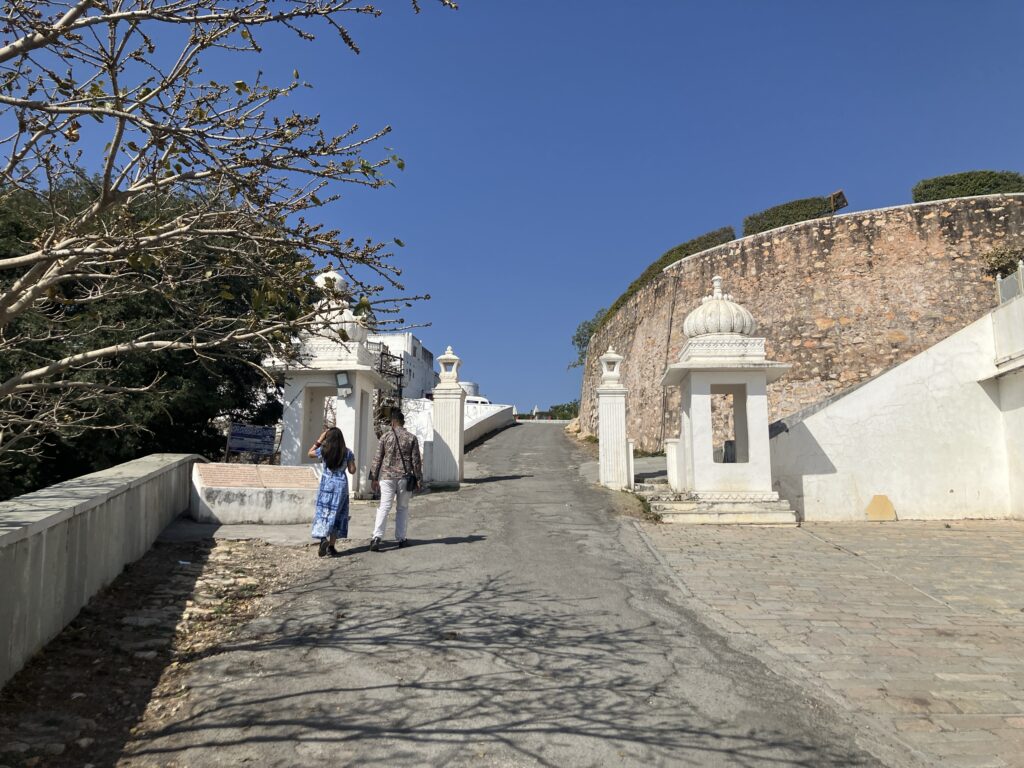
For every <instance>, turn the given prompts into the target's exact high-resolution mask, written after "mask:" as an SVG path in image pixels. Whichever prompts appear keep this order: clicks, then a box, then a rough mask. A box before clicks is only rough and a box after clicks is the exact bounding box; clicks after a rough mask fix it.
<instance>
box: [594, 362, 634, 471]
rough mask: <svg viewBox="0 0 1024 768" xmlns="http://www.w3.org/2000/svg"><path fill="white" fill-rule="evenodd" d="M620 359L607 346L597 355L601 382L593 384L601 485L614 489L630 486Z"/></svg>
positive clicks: (626, 391) (624, 393)
mask: <svg viewBox="0 0 1024 768" xmlns="http://www.w3.org/2000/svg"><path fill="white" fill-rule="evenodd" d="M622 360H623V357H622V355H620V354H617V353H616V352H615V350H614V349H612V348H611V347H609V348H608V351H607V352H606V353H605V354H603V355H602V356H601V386H599V387H598V388H597V418H598V424H597V436H598V439H599V441H600V444H599V452H600V459H601V467H600V478H601V485H604V486H607V487H608V488H614V489H616V490H624V489H627V488H631V487H632V486H633V482H632V478H631V477H630V476H629V465H630V457H629V444H628V441H627V438H626V395H627V394H628V393H629V390H628V389H626V388H625V387H624V386H622V372H621V370H620V366H621V365H622Z"/></svg>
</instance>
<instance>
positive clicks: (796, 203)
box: [743, 197, 833, 237]
mask: <svg viewBox="0 0 1024 768" xmlns="http://www.w3.org/2000/svg"><path fill="white" fill-rule="evenodd" d="M831 213H833V211H832V208H831V207H830V205H829V201H828V198H827V197H805V198H804V199H802V200H791V201H790V202H788V203H783V204H782V205H776V206H774V207H772V208H769V209H767V210H764V211H761V212H760V213H752V214H751V215H750V216H747V218H745V219H744V220H743V236H744V237H747V236H748V235H756V234H757V233H758V232H767V231H768V230H769V229H775V228H776V227H784V226H786V225H787V224H796V223H797V222H800V221H809V220H810V219H820V218H821V217H822V216H828V215H830V214H831Z"/></svg>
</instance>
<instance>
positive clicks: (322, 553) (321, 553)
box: [316, 539, 327, 557]
mask: <svg viewBox="0 0 1024 768" xmlns="http://www.w3.org/2000/svg"><path fill="white" fill-rule="evenodd" d="M316 555H317V557H326V556H327V539H320V549H318V550H317V553H316Z"/></svg>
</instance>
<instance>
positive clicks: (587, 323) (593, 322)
mask: <svg viewBox="0 0 1024 768" xmlns="http://www.w3.org/2000/svg"><path fill="white" fill-rule="evenodd" d="M607 313H608V310H606V309H599V310H597V313H596V314H595V315H594V316H593V317H592V318H590V319H589V320H584V321H583V322H582V323H580V324H579V325H577V326H576V333H574V334H573V335H572V345H573V347H575V349H576V360H575V362H573V363H570V365H569V368H579V367H580V366H581V365H583V364H584V363H585V362H587V348H588V347H589V346H590V337H591V336H593V335H594V332H595V331H596V330H597V329H598V328H600V327H601V323H602V322H603V321H604V317H605V315H606V314H607Z"/></svg>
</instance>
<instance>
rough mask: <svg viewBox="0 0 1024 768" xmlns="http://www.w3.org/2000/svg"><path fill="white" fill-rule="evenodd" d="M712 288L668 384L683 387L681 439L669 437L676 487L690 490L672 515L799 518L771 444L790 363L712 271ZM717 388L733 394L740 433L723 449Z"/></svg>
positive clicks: (685, 518) (691, 322) (688, 328)
mask: <svg viewBox="0 0 1024 768" xmlns="http://www.w3.org/2000/svg"><path fill="white" fill-rule="evenodd" d="M712 286H713V289H712V293H711V295H710V296H705V297H704V298H703V299H702V300H701V304H700V306H699V307H697V308H696V309H695V310H693V311H692V312H691V313H690V314H689V315H688V316H687V317H686V320H685V321H684V323H683V333H685V334H686V338H687V341H686V344H685V345H684V346H683V349H682V351H681V352H680V354H679V360H678V362H675V363H673V364H672V365H670V366H668V369H667V370H666V371H665V375H664V377H663V378H662V385H663V386H665V387H678V388H679V390H680V394H681V404H682V408H681V415H680V424H679V441H678V442H676V443H667V445H666V448H667V452H668V453H669V454H672V455H669V456H668V457H667V458H668V461H669V463H670V464H671V465H672V468H671V470H670V472H669V477H670V482H671V483H673V485H674V490H676V491H677V492H681V493H684V494H686V495H687V496H688V498H687V499H686V500H685V501H682V500H681V503H679V504H677V505H676V506H677V508H676V509H675V510H673V512H674V513H675V514H673V515H672V516H669V515H666V518H668V519H670V520H671V519H675V520H678V521H680V522H690V523H702V522H730V523H795V522H796V516H795V514H794V513H793V511H792V509H790V508H789V505H788V504H786V503H785V502H781V503H780V500H779V494H778V493H777V492H776V491H774V490H773V489H772V467H771V455H770V452H769V447H768V382H770V381H775V380H776V379H778V378H779V377H780V376H782V374H783V373H785V372H786V371H787V370H788V369H789V368H790V366H789V365H786V364H784V363H775V362H770V361H768V360H766V359H765V340H764V339H763V338H755V337H754V336H753V334H754V332H755V331H756V330H757V324H756V323H755V322H754V318H753V316H751V314H750V312H748V311H747V310H746V309H745V308H744V307H742V306H740V305H739V304H737V303H736V302H735V301H733V300H732V296H730V295H728V294H726V293H723V292H722V278H720V277H717V276H716V277H715V278H713V279H712ZM715 395H727V396H730V397H731V399H732V422H733V425H734V430H735V432H734V434H735V439H734V440H733V441H731V445H730V444H726V445H725V446H724V449H723V451H722V452H721V453H718V452H716V450H715V445H714V430H713V423H712V401H713V398H714V396H715Z"/></svg>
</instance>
